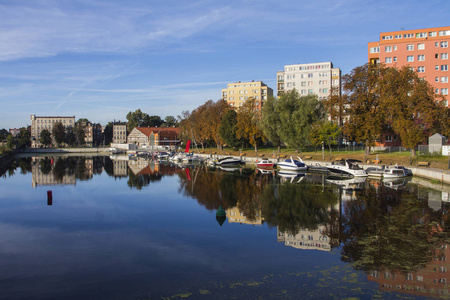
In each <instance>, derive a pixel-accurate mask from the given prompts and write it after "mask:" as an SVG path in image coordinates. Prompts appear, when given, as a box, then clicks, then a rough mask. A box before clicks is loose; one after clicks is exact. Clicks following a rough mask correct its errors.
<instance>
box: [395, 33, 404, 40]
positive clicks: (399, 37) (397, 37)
mask: <svg viewBox="0 0 450 300" xmlns="http://www.w3.org/2000/svg"><path fill="white" fill-rule="evenodd" d="M402 37H403V36H402V35H401V34H397V35H396V36H395V38H396V39H401V38H402Z"/></svg>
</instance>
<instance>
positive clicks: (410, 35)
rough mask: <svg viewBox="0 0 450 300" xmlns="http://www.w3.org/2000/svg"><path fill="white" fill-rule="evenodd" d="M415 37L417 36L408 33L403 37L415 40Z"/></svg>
mask: <svg viewBox="0 0 450 300" xmlns="http://www.w3.org/2000/svg"><path fill="white" fill-rule="evenodd" d="M414 36H415V35H414V33H408V34H404V35H403V37H404V38H413V37H414Z"/></svg>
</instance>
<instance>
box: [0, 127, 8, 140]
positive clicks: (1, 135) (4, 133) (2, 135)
mask: <svg viewBox="0 0 450 300" xmlns="http://www.w3.org/2000/svg"><path fill="white" fill-rule="evenodd" d="M9 134H10V133H9V132H8V130H6V129H5V128H3V129H2V130H0V141H4V140H6V137H7V136H8V135H9Z"/></svg>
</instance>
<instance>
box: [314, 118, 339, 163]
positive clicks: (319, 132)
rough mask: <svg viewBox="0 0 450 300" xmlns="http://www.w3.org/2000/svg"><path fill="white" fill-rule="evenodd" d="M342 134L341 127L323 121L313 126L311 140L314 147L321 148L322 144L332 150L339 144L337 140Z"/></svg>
mask: <svg viewBox="0 0 450 300" xmlns="http://www.w3.org/2000/svg"><path fill="white" fill-rule="evenodd" d="M340 134H341V129H340V128H339V126H338V125H337V124H335V123H333V122H331V121H328V120H323V121H321V122H318V123H316V124H314V125H313V126H312V129H311V133H310V140H311V143H312V144H313V145H314V146H320V145H322V143H323V144H324V145H326V146H328V148H329V149H330V155H331V146H332V145H336V144H337V138H338V137H339V135H340Z"/></svg>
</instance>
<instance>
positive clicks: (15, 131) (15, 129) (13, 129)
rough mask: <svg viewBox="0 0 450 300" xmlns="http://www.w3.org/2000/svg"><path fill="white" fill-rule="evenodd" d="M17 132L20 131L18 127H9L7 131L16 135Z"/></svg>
mask: <svg viewBox="0 0 450 300" xmlns="http://www.w3.org/2000/svg"><path fill="white" fill-rule="evenodd" d="M19 132H20V128H10V129H9V133H10V134H11V135H12V136H17V135H18V134H19Z"/></svg>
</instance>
